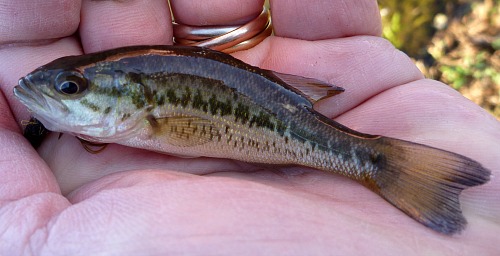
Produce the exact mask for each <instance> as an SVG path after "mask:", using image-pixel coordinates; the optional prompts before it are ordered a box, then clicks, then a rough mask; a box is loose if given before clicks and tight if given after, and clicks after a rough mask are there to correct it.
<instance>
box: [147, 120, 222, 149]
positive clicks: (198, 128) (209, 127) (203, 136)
mask: <svg viewBox="0 0 500 256" xmlns="http://www.w3.org/2000/svg"><path fill="white" fill-rule="evenodd" d="M147 120H148V121H149V123H150V124H151V126H152V127H153V132H154V134H153V136H159V137H161V138H163V139H164V140H165V143H168V144H171V145H174V146H180V147H192V146H197V145H202V144H205V143H207V142H210V141H212V140H214V139H219V138H220V136H221V135H220V132H219V130H218V129H217V128H216V127H215V126H214V125H213V123H212V122H211V121H210V120H208V119H204V118H201V117H196V116H184V115H181V116H172V117H162V118H155V117H153V116H151V115H150V116H148V117H147Z"/></svg>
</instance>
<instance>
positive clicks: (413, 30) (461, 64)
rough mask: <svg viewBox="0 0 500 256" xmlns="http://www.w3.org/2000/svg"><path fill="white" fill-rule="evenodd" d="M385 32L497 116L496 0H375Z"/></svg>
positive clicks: (499, 39)
mask: <svg viewBox="0 0 500 256" xmlns="http://www.w3.org/2000/svg"><path fill="white" fill-rule="evenodd" d="M378 3H379V7H380V14H381V16H382V24H383V36H384V37H385V38H387V39H388V40H389V41H391V42H392V43H393V44H394V45H395V46H396V47H397V48H399V49H400V50H402V51H404V52H405V53H407V54H408V55H409V56H410V57H411V58H412V59H413V60H414V61H415V63H416V64H417V66H418V67H419V68H420V70H421V71H422V73H424V74H425V76H426V77H428V78H432V79H436V80H440V81H442V82H444V83H445V84H448V85H450V86H452V87H453V88H455V89H456V90H458V91H460V92H461V93H462V94H463V95H464V96H465V97H467V98H469V99H470V100H472V101H474V102H475V103H477V104H478V105H480V106H481V107H483V108H484V109H486V110H488V111H489V112H490V113H492V114H493V115H494V116H495V117H496V118H497V119H498V120H500V0H483V1H473V0H437V1H436V0H405V1H398V0H378Z"/></svg>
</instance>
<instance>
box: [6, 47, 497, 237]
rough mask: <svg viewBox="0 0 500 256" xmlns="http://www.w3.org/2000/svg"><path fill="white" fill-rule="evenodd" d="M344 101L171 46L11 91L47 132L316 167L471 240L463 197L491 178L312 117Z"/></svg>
mask: <svg viewBox="0 0 500 256" xmlns="http://www.w3.org/2000/svg"><path fill="white" fill-rule="evenodd" d="M342 91H343V89H342V88H340V87H337V86H334V85H331V84H328V83H325V82H322V81H319V80H317V79H312V78H305V77H300V76H294V75H288V74H282V73H278V72H275V71H270V70H264V69H260V68H258V67H254V66H251V65H248V64H246V63H244V62H242V61H240V60H237V59H235V58H233V57H231V56H230V55H227V54H224V53H220V52H216V51H212V50H208V49H203V48H197V47H173V46H132V47H125V48H117V49H112V50H108V51H104V52H99V53H93V54H87V55H81V56H68V57H63V58H61V59H58V60H55V61H53V62H51V63H48V64H46V65H44V66H42V67H40V68H38V69H36V70H34V71H33V72H31V73H29V74H28V75H26V76H25V77H23V78H21V79H20V80H19V85H18V86H16V87H15V88H14V94H15V95H16V96H17V98H18V99H19V100H20V101H21V102H22V103H23V104H25V105H26V106H27V107H28V108H29V109H30V110H31V111H32V113H33V115H34V117H35V118H36V119H38V120H39V121H40V122H42V123H43V125H44V126H45V127H47V129H49V130H52V131H59V132H66V133H70V134H73V135H75V136H77V137H79V138H80V139H83V140H86V141H89V142H92V143H118V144H122V145H126V146H130V147H136V148H142V149H146V150H152V151H156V152H161V153H165V154H171V155H180V156H191V157H198V156H206V157H214V158H230V159H235V160H240V161H246V162H251V163H259V164H297V165H303V166H308V167H313V168H316V169H319V170H322V171H326V172H329V173H337V174H341V175H344V176H346V177H349V178H351V179H353V180H355V181H357V182H358V183H360V184H361V185H364V186H365V187H367V188H369V189H371V190H372V191H373V192H375V193H377V194H379V195H380V196H381V197H382V198H384V199H385V200H387V201H388V202H389V203H390V204H392V205H394V206H395V207H397V208H398V209H400V210H401V211H403V212H404V213H406V214H407V215H408V216H410V217H412V218H413V219H415V220H416V221H418V222H420V223H422V224H423V225H425V226H427V227H429V228H431V229H433V230H435V231H438V232H441V233H444V234H455V233H458V232H460V231H461V230H462V229H464V227H465V225H466V220H465V217H464V216H463V215H462V211H461V209H460V201H459V195H460V193H461V191H462V190H464V189H466V188H468V187H472V186H477V185H481V184H484V183H486V182H487V181H488V180H489V177H490V173H491V172H490V171H489V170H488V169H486V168H484V167H483V166H482V165H481V164H480V163H478V162H476V161H474V160H472V159H470V158H468V157H466V156H462V155H459V154H456V153H453V152H449V151H445V150H441V149H437V148H433V147H429V146H426V145H422V144H417V143H413V142H410V141H403V140H399V139H395V138H389V137H384V136H378V135H370V134H364V133H360V132H357V131H355V130H352V129H350V128H348V127H345V126H343V125H342V124H339V123H337V122H335V121H333V120H331V119H329V118H328V117H325V116H323V115H322V114H320V113H318V112H316V111H315V110H314V109H313V105H314V103H315V102H317V101H318V100H321V99H323V98H326V97H331V96H334V95H336V94H338V93H341V92H342ZM334 178H335V177H334V176H332V179H334Z"/></svg>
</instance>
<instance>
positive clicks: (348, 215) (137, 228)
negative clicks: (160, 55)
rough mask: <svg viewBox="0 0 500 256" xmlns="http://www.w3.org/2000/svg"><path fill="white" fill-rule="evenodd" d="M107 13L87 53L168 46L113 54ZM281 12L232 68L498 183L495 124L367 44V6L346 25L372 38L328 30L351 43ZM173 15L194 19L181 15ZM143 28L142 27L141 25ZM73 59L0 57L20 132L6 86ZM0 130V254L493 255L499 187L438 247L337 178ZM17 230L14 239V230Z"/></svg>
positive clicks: (6, 124) (475, 203)
mask: <svg viewBox="0 0 500 256" xmlns="http://www.w3.org/2000/svg"><path fill="white" fill-rule="evenodd" d="M187 2H190V1H184V2H182V3H184V4H185V3H187ZM285 2H286V1H285ZM332 2H335V1H332ZM366 2H369V1H366ZM182 3H178V4H177V3H176V2H174V3H173V4H174V7H175V6H176V5H175V4H177V8H179V9H178V10H179V11H181V10H183V8H187V7H181V6H180V5H181V4H182ZM162 4H163V3H162ZM323 4H324V3H323ZM332 4H334V3H329V4H328V5H332ZM113 5H118V6H120V7H119V8H124V9H125V11H127V10H128V11H130V10H132V9H133V8H136V7H133V6H132V5H133V4H125V3H106V2H102V3H101V2H93V3H89V2H86V3H85V2H84V4H83V7H82V8H83V10H82V23H81V25H80V34H81V38H82V44H83V46H84V49H85V50H86V51H96V50H101V49H103V48H109V47H117V46H122V45H121V44H122V43H123V44H165V43H166V42H169V41H170V40H171V39H170V38H171V34H169V33H168V32H169V31H170V30H168V29H167V27H170V25H168V24H163V25H162V26H159V27H160V28H161V30H159V31H161V33H158V32H159V31H144V30H143V31H135V30H134V31H129V32H133V33H132V35H130V36H129V37H123V38H120V40H116V38H113V36H117V35H116V34H113V33H110V31H109V30H106V28H103V27H98V26H96V23H95V22H97V20H93V19H92V17H93V16H92V15H98V13H99V11H101V10H106V9H107V8H111V7H113V8H117V6H113ZM153 5H154V4H153ZM249 5H250V6H247V7H245V9H242V10H248V12H249V13H247V15H249V16H250V14H251V13H254V12H258V11H259V8H260V6H261V5H259V3H249ZM318 5H319V4H318ZM325 5H327V4H325ZM288 6H292V7H286V6H283V3H280V2H279V1H274V6H273V7H274V9H275V10H276V11H275V12H274V13H273V15H274V17H275V28H276V34H277V35H278V36H281V37H271V38H268V39H267V40H266V41H264V42H263V43H261V44H260V45H258V46H257V47H255V48H253V49H251V50H249V51H246V52H239V53H236V54H235V56H236V57H238V58H241V59H242V60H244V61H246V62H248V63H250V64H253V65H257V66H260V67H262V68H266V69H271V70H276V71H279V72H284V73H292V74H298V75H303V76H308V77H315V78H318V79H321V80H324V81H328V82H333V83H335V84H337V85H339V86H342V87H344V88H346V92H345V93H343V94H341V95H338V96H335V97H333V98H330V99H326V100H324V101H322V102H319V103H318V104H317V105H316V108H317V109H318V110H319V111H320V112H322V113H324V114H325V115H327V116H330V117H335V118H336V120H337V121H339V122H340V123H343V124H345V125H347V126H349V127H351V128H353V129H356V130H359V131H362V132H366V133H373V134H382V135H387V136H391V137H397V138H401V139H406V140H410V141H415V142H421V143H424V144H429V145H432V146H435V147H439V148H443V149H447V150H451V151H454V152H457V153H461V154H464V155H467V156H469V157H471V158H473V159H476V160H477V161H479V162H481V163H482V164H484V165H485V166H486V167H488V168H489V169H491V170H492V171H493V175H495V174H496V173H497V172H498V170H500V165H499V163H498V161H497V159H498V157H500V153H499V152H498V145H499V143H500V124H499V123H498V122H497V121H496V120H494V119H493V118H491V117H490V116H488V115H487V114H485V113H484V112H483V111H482V110H480V109H479V107H477V106H475V105H474V104H472V103H470V102H468V101H467V100H465V99H463V98H462V97H461V96H459V95H458V94H457V93H456V92H454V91H453V90H451V89H449V88H448V87H446V86H444V85H441V84H439V83H437V82H435V81H431V80H424V79H422V75H421V74H420V73H419V71H418V70H417V69H416V67H415V66H414V65H413V64H412V63H411V61H410V60H409V59H408V58H407V57H406V56H405V55H403V54H402V53H400V52H398V51H397V50H395V49H394V48H393V47H392V46H391V45H390V44H388V43H387V42H385V41H384V40H383V39H381V38H378V37H375V36H373V35H376V34H378V33H379V29H380V24H379V22H378V21H376V20H377V16H376V15H374V13H376V11H375V9H374V8H376V4H374V3H373V2H371V1H370V4H368V3H367V6H365V7H363V8H360V9H359V10H357V11H351V12H356V13H354V14H353V13H351V16H352V17H356V14H358V15H360V13H362V14H363V15H366V13H371V14H369V15H367V17H366V18H365V20H364V22H366V23H367V24H372V26H371V27H370V26H366V25H364V23H363V24H357V23H356V22H355V21H353V20H352V19H353V18H352V17H351V16H350V15H347V16H346V18H345V19H347V20H342V18H337V19H338V20H336V22H337V23H338V24H340V25H342V24H347V23H349V22H351V23H353V24H354V25H352V27H349V29H347V28H345V27H347V26H344V28H345V29H344V30H345V31H343V30H342V28H343V27H342V26H340V28H341V29H339V30H338V31H333V32H332V31H330V30H328V29H325V31H326V32H325V31H322V27H321V25H322V24H323V23H322V19H321V17H324V16H327V17H335V13H328V12H335V11H328V9H329V8H325V10H326V11H325V12H326V13H324V14H322V16H321V17H316V18H317V19H318V20H319V21H318V20H316V21H315V22H316V23H314V25H315V26H318V30H317V31H306V30H303V31H304V32H303V34H302V35H299V36H297V35H296V34H295V33H296V29H300V26H305V27H307V26H306V25H308V24H302V23H297V24H296V22H295V23H294V21H293V20H290V19H289V18H286V17H287V16H286V15H285V14H288V15H289V16H290V15H291V16H293V14H294V13H296V12H298V11H297V10H300V12H307V11H308V10H307V8H308V7H304V6H293V5H288ZM150 8H154V9H159V8H160V7H150ZM162 8H166V7H164V6H163V7H162ZM300 8H302V9H300ZM97 9H98V10H97ZM91 10H92V11H91ZM252 10H254V11H252ZM279 10H282V11H279ZM147 11H150V10H147ZM174 11H175V9H174ZM287 12H289V13H287ZM290 12H292V13H290ZM358 12H359V13H358ZM116 15H118V14H116ZM164 15H167V14H164ZM179 15H180V16H179V18H184V19H186V20H189V19H194V17H190V16H189V15H187V14H185V13H184V14H183V13H182V12H181V13H179ZM192 15H193V16H194V15H195V14H192ZM318 15H319V14H318ZM133 17H134V16H132V20H131V21H129V22H133V20H134V18H133ZM222 17H224V16H223V15H222ZM349 17H351V18H349ZM83 18H86V19H83ZM211 18H212V19H214V17H211ZM137 19H139V17H137ZM140 19H141V21H142V22H144V16H141V17H140ZM147 20H148V19H147ZM157 20H162V21H164V22H166V21H168V17H167V16H165V17H162V18H161V19H156V18H154V19H152V20H148V21H151V23H153V21H157ZM228 20H234V18H233V19H231V17H228ZM305 23H307V22H305ZM351 23H349V24H351ZM131 24H132V23H131ZM146 24H147V23H146ZM217 24H220V23H217ZM129 25H130V24H129ZM309 25H311V24H309ZM292 27H293V29H292ZM297 27H298V28H297ZM325 27H327V26H325ZM124 28H125V27H124ZM148 28H149V29H153V30H155V29H158V28H156V26H148ZM327 28H328V27H327ZM167 31H168V32H167ZM299 31H300V30H299ZM134 33H136V34H134ZM118 34H119V33H118ZM90 35H91V36H90ZM120 35H121V36H123V35H122V34H120ZM134 35H136V36H134ZM137 35H140V37H137ZM153 35H154V36H153ZM344 35H353V36H352V37H346V38H343V36H344ZM286 37H296V38H301V39H310V40H315V39H324V40H317V41H303V40H297V39H289V38H286ZM114 39H115V40H114ZM79 52H80V49H79V42H78V41H77V40H76V38H74V37H69V38H66V39H62V40H60V41H57V42H53V43H50V44H47V45H43V46H37V47H13V48H12V49H9V48H3V49H0V56H1V58H3V59H5V60H9V59H10V60H12V61H11V63H13V65H11V66H10V67H2V68H1V69H0V70H4V71H3V72H2V73H0V75H1V76H0V83H1V85H2V89H3V92H4V94H5V95H6V97H7V99H8V100H9V102H10V105H11V108H12V110H13V112H14V114H15V117H16V118H17V120H20V119H27V113H25V112H24V111H23V110H21V109H22V108H21V107H20V106H19V103H17V102H16V101H15V100H14V99H13V98H12V96H11V90H12V85H13V84H14V83H15V81H16V80H17V78H18V77H20V76H22V75H24V74H25V73H27V72H29V71H30V69H32V68H34V67H36V66H39V65H41V64H43V63H45V62H48V61H49V60H51V59H53V58H55V57H58V56H63V55H70V54H79ZM19 55H21V56H33V55H35V56H37V57H35V58H36V59H35V60H33V62H32V63H31V62H30V63H24V62H21V60H19V59H18V58H19V57H18V56H19ZM14 56H16V57H15V58H16V59H15V58H14ZM2 62H3V63H6V62H4V61H2ZM3 65H5V64H3ZM25 65H29V67H26V66H25ZM0 107H1V108H2V109H3V110H4V113H8V109H9V106H8V105H7V103H6V101H5V100H3V99H2V100H1V102H0ZM1 121H2V122H1V124H2V126H1V127H2V129H1V130H0V132H1V133H2V135H3V136H2V137H1V138H2V144H3V145H4V147H3V148H2V149H0V151H1V152H2V154H1V155H2V156H3V159H2V160H3V162H4V163H5V164H4V165H3V166H2V167H1V168H0V172H2V173H3V174H2V177H6V179H4V180H2V181H1V182H2V186H0V187H1V188H0V190H1V191H2V193H0V194H1V195H2V199H3V200H2V213H0V218H1V219H2V221H1V222H2V223H4V224H0V227H3V230H4V232H2V236H3V237H2V240H5V241H8V242H7V244H8V245H9V244H11V245H13V247H11V248H15V247H16V246H30V248H33V250H38V249H42V248H44V249H48V250H53V251H56V250H57V251H58V252H59V251H66V250H68V252H70V250H74V249H75V248H76V247H77V246H75V242H78V245H79V246H80V247H81V248H82V250H83V249H85V250H88V252H96V251H95V250H97V249H93V248H99V249H98V250H99V251H103V249H104V251H109V252H120V251H124V252H128V253H130V252H135V251H137V252H140V251H142V250H148V251H152V250H153V252H154V251H157V252H165V251H170V252H191V253H193V252H198V253H206V252H207V250H210V249H212V251H217V252H227V253H229V252H234V250H239V251H241V250H242V249H244V248H245V249H248V248H259V249H260V250H266V251H268V252H269V253H270V252H273V251H278V252H283V251H288V252H290V253H297V252H299V251H303V250H307V251H308V252H311V251H312V250H315V251H317V252H323V253H324V252H332V250H333V247H334V248H335V251H337V252H338V253H342V252H345V253H347V252H351V253H352V252H358V253H359V252H362V251H365V252H368V251H371V250H374V249H376V250H378V251H380V252H387V253H389V252H391V253H397V254H402V253H408V252H412V253H415V252H418V250H421V249H422V248H418V247H417V246H418V244H425V247H426V249H428V250H431V251H438V250H443V251H442V252H444V253H449V254H454V253H456V252H457V251H458V250H460V252H464V251H466V252H472V250H474V251H477V250H479V249H481V250H484V252H488V251H489V252H493V251H494V250H495V249H496V248H494V247H493V246H495V242H494V239H497V240H498V238H496V237H494V234H495V232H496V233H498V231H499V230H500V226H499V225H498V223H499V220H500V215H499V212H500V198H499V197H498V196H497V195H498V194H499V192H500V191H499V190H500V184H499V183H498V181H497V180H495V179H493V180H492V181H491V182H490V183H488V184H487V185H485V186H482V187H478V188H474V189H471V190H468V191H466V192H464V197H462V199H463V200H462V201H463V203H462V204H463V208H464V212H465V214H466V217H467V218H468V220H469V223H470V224H469V226H468V228H467V229H466V231H465V232H464V234H463V235H462V236H460V237H446V236H442V235H439V234H437V233H434V232H433V231H430V230H428V229H426V228H424V227H423V226H421V225H420V224H418V223H416V222H414V221H413V220H411V219H410V218H408V217H407V216H405V215H404V214H403V213H401V212H399V211H398V210H397V209H395V208H393V207H392V206H390V205H389V204H388V203H386V202H385V201H384V200H383V199H381V198H379V197H378V196H376V195H375V194H373V193H372V192H370V191H368V190H367V189H365V188H363V187H362V186H360V185H358V184H356V183H355V182H352V181H350V180H348V179H345V178H343V177H340V176H335V175H329V174H325V173H321V172H319V171H315V170H309V169H305V168H301V167H294V168H278V167H265V166H255V165H251V164H246V163H240V162H236V161H231V160H221V159H180V158H176V157H170V156H165V155H160V154H156V153H152V152H145V151H141V150H136V149H132V148H126V147H122V146H119V145H110V146H109V147H108V148H107V149H106V150H105V151H104V152H103V153H101V154H97V155H91V154H88V153H87V152H86V151H84V149H83V148H82V147H81V145H80V144H79V142H78V141H77V140H76V139H75V138H73V137H71V136H68V135H64V136H62V137H61V138H58V135H57V134H52V135H51V136H50V137H49V138H48V139H47V140H46V141H45V142H44V144H43V145H42V147H41V148H40V149H39V150H38V152H36V151H34V150H32V149H31V148H30V147H29V145H28V144H27V142H26V141H24V140H23V138H22V137H21V135H20V133H19V128H18V127H17V124H16V121H15V119H14V118H13V117H12V116H5V117H3V118H2V119H1ZM478 124H480V125H478ZM443 134H446V136H443ZM464 138H465V139H464ZM40 156H41V157H40ZM20 163H22V164H20ZM60 191H62V194H61V192H60ZM19 216H27V217H25V218H20V217H19ZM21 225H22V226H23V227H25V228H24V229H23V230H19V229H15V228H13V227H16V226H21ZM9 227H10V229H9ZM367 234H368V235H367ZM26 238H29V239H26ZM19 241H24V242H19ZM26 241H28V242H26ZM132 241H133V242H132ZM415 241H418V242H415ZM396 244H397V246H395V245H396ZM443 244H447V246H443ZM263 245H264V246H263ZM459 245H460V246H461V247H459ZM0 248H1V246H0ZM4 248H5V247H4ZM8 248H9V247H7V250H8ZM61 248H63V249H61ZM458 248H460V249H458ZM455 250H457V251H455Z"/></svg>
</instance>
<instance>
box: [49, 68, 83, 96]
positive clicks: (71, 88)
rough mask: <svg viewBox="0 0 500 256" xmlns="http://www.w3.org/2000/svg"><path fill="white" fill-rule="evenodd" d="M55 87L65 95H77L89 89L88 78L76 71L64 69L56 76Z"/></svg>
mask: <svg viewBox="0 0 500 256" xmlns="http://www.w3.org/2000/svg"><path fill="white" fill-rule="evenodd" d="M55 89H56V90H57V91H58V92H60V93H62V94H64V95H75V94H78V93H81V92H83V91H85V90H86V89H87V80H86V79H85V78H84V77H83V76H82V74H80V73H79V72H76V71H64V72H61V73H60V74H59V75H57V77H56V81H55Z"/></svg>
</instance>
